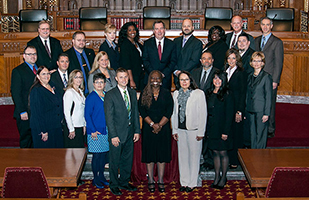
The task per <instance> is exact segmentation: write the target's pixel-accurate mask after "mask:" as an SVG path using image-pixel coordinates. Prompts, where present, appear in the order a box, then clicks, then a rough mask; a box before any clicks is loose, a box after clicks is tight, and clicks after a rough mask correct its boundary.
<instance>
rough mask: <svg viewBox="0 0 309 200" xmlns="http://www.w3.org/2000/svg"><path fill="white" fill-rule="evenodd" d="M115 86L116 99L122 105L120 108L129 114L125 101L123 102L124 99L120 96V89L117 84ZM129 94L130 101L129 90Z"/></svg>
mask: <svg viewBox="0 0 309 200" xmlns="http://www.w3.org/2000/svg"><path fill="white" fill-rule="evenodd" d="M116 88H117V91H118V92H116V95H117V96H118V97H116V99H119V105H121V107H123V108H122V109H123V110H126V112H127V114H129V113H128V110H127V106H126V103H125V101H124V99H123V97H122V94H121V91H120V90H119V88H118V86H116ZM128 91H129V88H128ZM129 95H130V101H131V94H130V92H129ZM131 104H132V103H131Z"/></svg>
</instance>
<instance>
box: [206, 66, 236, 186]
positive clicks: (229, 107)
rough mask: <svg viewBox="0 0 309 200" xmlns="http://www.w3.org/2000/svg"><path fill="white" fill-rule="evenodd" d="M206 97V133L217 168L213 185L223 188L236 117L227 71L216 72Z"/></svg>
mask: <svg viewBox="0 0 309 200" xmlns="http://www.w3.org/2000/svg"><path fill="white" fill-rule="evenodd" d="M206 98H207V110H208V120H207V128H206V134H207V137H208V141H209V142H208V145H209V148H210V149H211V150H213V153H214V168H215V179H214V182H213V183H212V184H211V187H212V188H217V189H223V188H224V186H225V184H226V181H227V178H226V174H227V171H228V167H229V157H228V155H227V150H230V149H232V146H233V143H232V138H231V137H230V136H229V135H230V131H231V127H232V122H233V119H234V108H233V98H232V96H231V94H230V92H229V90H228V87H227V75H226V73H225V72H220V71H216V72H215V75H214V77H213V82H212V87H211V88H210V89H209V90H208V91H207V94H206Z"/></svg>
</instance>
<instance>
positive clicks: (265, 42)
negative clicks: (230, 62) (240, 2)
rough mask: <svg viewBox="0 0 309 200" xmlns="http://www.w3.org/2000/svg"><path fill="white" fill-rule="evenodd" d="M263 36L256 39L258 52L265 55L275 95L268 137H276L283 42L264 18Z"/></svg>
mask: <svg viewBox="0 0 309 200" xmlns="http://www.w3.org/2000/svg"><path fill="white" fill-rule="evenodd" d="M260 21H261V29H262V35H261V36H259V37H257V38H255V49H256V51H262V52H263V53H264V54H265V61H266V63H265V67H264V71H266V72H267V73H269V74H270V75H271V76H272V79H273V94H272V103H271V113H270V117H269V127H268V137H269V138H272V137H274V136H275V129H276V126H275V110H276V99H277V89H278V85H279V82H280V76H281V73H282V67H283V56H284V54H283V42H282V41H281V40H280V39H279V38H277V37H276V36H274V35H273V34H272V33H271V29H272V28H273V21H272V20H271V19H270V18H268V17H264V18H262V19H261V20H260Z"/></svg>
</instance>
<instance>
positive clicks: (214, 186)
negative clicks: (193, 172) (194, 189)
mask: <svg viewBox="0 0 309 200" xmlns="http://www.w3.org/2000/svg"><path fill="white" fill-rule="evenodd" d="M217 186H218V185H217V184H215V182H213V183H212V184H211V185H210V187H211V188H217Z"/></svg>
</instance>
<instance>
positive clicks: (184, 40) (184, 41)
mask: <svg viewBox="0 0 309 200" xmlns="http://www.w3.org/2000/svg"><path fill="white" fill-rule="evenodd" d="M186 42H187V39H186V38H185V39H183V42H182V47H184V46H185V44H186Z"/></svg>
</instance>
